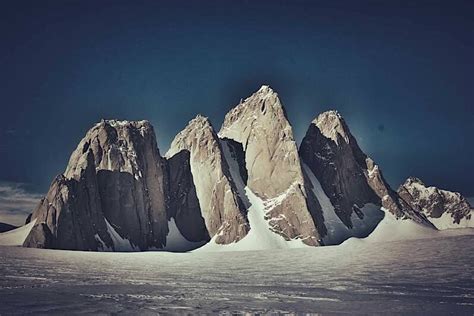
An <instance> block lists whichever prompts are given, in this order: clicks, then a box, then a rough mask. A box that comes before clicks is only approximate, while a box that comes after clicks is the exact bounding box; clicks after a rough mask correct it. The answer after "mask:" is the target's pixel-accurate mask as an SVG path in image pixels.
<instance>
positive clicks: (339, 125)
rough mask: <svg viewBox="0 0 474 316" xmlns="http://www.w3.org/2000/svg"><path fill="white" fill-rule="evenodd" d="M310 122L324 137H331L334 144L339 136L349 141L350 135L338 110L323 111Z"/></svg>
mask: <svg viewBox="0 0 474 316" xmlns="http://www.w3.org/2000/svg"><path fill="white" fill-rule="evenodd" d="M312 123H313V124H315V125H316V126H317V127H318V128H319V130H320V131H321V133H322V134H323V135H324V136H325V137H327V138H330V139H332V140H333V141H334V142H335V143H336V144H338V142H339V136H340V137H341V138H342V139H343V140H344V141H345V142H346V143H349V140H350V137H349V131H348V128H347V125H346V123H345V121H344V119H343V118H342V116H341V114H340V113H339V112H338V111H336V110H330V111H326V112H323V113H321V114H319V115H318V117H317V118H315V119H314V120H313V121H312Z"/></svg>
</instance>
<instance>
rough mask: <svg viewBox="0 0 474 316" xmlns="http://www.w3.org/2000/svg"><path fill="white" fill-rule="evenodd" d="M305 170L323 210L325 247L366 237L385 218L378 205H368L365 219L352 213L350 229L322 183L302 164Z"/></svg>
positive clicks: (365, 210) (364, 212)
mask: <svg viewBox="0 0 474 316" xmlns="http://www.w3.org/2000/svg"><path fill="white" fill-rule="evenodd" d="M301 164H302V166H303V170H304V172H305V173H306V175H307V176H308V178H309V180H310V181H311V184H312V186H313V189H312V190H313V193H314V194H315V195H316V198H317V199H318V201H319V204H320V205H321V208H322V209H323V217H324V225H326V228H327V230H328V234H327V235H326V236H325V237H324V238H323V241H324V244H325V245H337V244H340V243H341V242H343V241H344V240H346V239H348V238H350V237H353V236H355V237H366V236H367V235H368V234H370V233H371V232H372V231H373V230H374V229H375V227H376V226H377V224H378V223H379V222H380V221H381V220H382V219H383V218H384V213H383V212H382V211H381V210H380V208H379V207H378V206H377V205H374V204H366V205H364V207H363V208H362V209H361V210H362V213H363V214H364V218H363V219H360V218H359V217H358V216H357V215H356V214H355V213H352V217H351V220H352V225H353V227H352V228H348V227H347V226H346V225H344V223H343V222H342V221H341V219H340V218H339V217H338V216H337V215H336V212H335V210H334V206H333V205H332V203H331V201H330V200H329V197H328V196H327V195H326V193H325V192H324V190H323V188H322V187H321V183H320V182H319V180H318V179H317V178H316V176H315V175H314V173H313V172H312V171H311V169H310V168H309V167H308V166H307V165H306V164H305V163H304V162H301Z"/></svg>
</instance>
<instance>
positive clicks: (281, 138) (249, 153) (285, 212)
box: [219, 86, 321, 246]
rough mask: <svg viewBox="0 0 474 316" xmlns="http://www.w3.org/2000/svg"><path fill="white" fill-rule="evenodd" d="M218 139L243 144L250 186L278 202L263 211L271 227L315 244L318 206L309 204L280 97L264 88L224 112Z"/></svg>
mask: <svg viewBox="0 0 474 316" xmlns="http://www.w3.org/2000/svg"><path fill="white" fill-rule="evenodd" d="M219 137H221V138H226V139H231V140H233V141H235V142H237V143H240V144H241V145H242V148H243V151H244V152H245V166H246V170H247V173H248V179H247V186H248V188H249V189H250V190H252V192H253V193H254V194H255V195H257V196H258V197H259V198H261V199H262V200H264V201H265V200H273V201H275V202H276V203H274V205H273V207H272V208H271V210H269V211H268V213H267V215H268V217H269V218H270V225H271V226H272V230H273V231H274V232H276V233H278V234H280V235H281V236H283V237H284V238H285V239H286V240H291V239H295V238H296V239H301V240H302V241H303V242H304V243H306V244H307V245H312V246H316V245H319V244H320V243H321V240H320V234H319V232H318V230H317V224H316V223H315V222H316V221H317V219H318V216H317V213H318V212H319V213H320V209H318V207H319V204H318V203H317V201H314V203H313V204H312V206H313V209H310V207H309V206H308V202H307V198H308V195H307V191H306V187H305V179H304V175H303V171H302V167H301V164H300V159H299V156H298V149H297V146H296V142H295V140H294V138H293V130H292V128H291V125H290V123H289V122H288V119H287V116H286V113H285V110H284V108H283V106H282V104H281V102H280V99H279V98H278V95H277V94H276V93H275V92H274V91H273V90H272V89H271V88H270V87H269V86H262V87H261V88H260V89H259V90H258V91H257V92H255V93H254V94H253V95H251V96H250V97H248V98H247V99H245V100H243V101H242V102H241V103H240V104H238V105H237V106H236V107H234V108H233V109H232V110H231V111H230V112H229V113H227V115H226V116H225V119H224V123H223V124H222V127H221V130H220V132H219Z"/></svg>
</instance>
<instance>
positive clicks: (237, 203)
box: [166, 115, 249, 244]
mask: <svg viewBox="0 0 474 316" xmlns="http://www.w3.org/2000/svg"><path fill="white" fill-rule="evenodd" d="M183 152H184V154H183ZM186 153H187V154H186ZM177 155H188V156H189V164H190V170H191V174H192V182H193V183H194V186H195V189H196V196H197V199H198V202H199V208H200V210H201V213H202V216H203V218H204V221H205V225H206V228H207V232H208V233H209V236H210V237H213V238H215V241H216V243H219V244H228V243H232V242H236V241H239V240H240V239H242V238H243V237H245V236H246V234H247V232H248V231H249V225H248V221H247V218H246V208H245V205H244V204H243V202H242V201H241V199H240V197H239V196H238V194H237V192H236V188H235V184H234V183H233V181H232V178H231V176H230V173H229V167H228V165H227V163H226V161H225V159H224V157H223V153H222V148H221V146H220V143H219V139H218V137H217V135H216V133H215V131H214V129H213V127H212V125H211V123H210V122H209V120H208V119H207V118H205V117H203V116H200V115H198V116H197V117H196V118H194V119H193V120H191V121H190V122H189V124H188V125H187V126H186V128H185V129H184V130H183V131H181V132H180V133H179V134H178V135H176V137H175V139H174V140H173V142H172V144H171V147H170V149H169V151H168V152H167V153H166V157H167V158H168V160H170V161H171V160H173V159H176V158H175V157H176V156H177ZM190 198H191V200H192V201H193V203H195V200H194V197H192V196H190Z"/></svg>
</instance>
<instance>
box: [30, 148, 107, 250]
mask: <svg viewBox="0 0 474 316" xmlns="http://www.w3.org/2000/svg"><path fill="white" fill-rule="evenodd" d="M85 159H86V161H85V163H84V165H85V169H82V170H80V171H79V170H78V174H77V176H76V178H72V179H67V178H66V177H65V176H64V175H59V176H57V177H56V178H55V179H54V180H53V183H52V184H51V186H50V189H49V191H48V193H47V195H46V196H45V197H44V198H43V199H42V200H41V201H40V203H39V205H38V206H37V207H36V209H35V210H34V211H33V214H32V220H36V223H35V225H34V226H33V228H32V230H31V232H30V233H29V235H28V237H27V238H26V240H25V242H24V246H25V247H33V248H49V249H69V250H99V249H100V245H101V244H100V241H99V239H100V240H102V241H103V242H104V243H105V244H106V245H107V246H108V247H112V246H113V242H112V239H111V238H110V236H109V234H108V232H107V226H106V223H105V219H104V216H103V212H102V206H101V203H100V196H99V188H98V183H97V177H96V172H95V168H94V164H93V159H94V156H93V154H92V153H88V154H87V156H86V157H85Z"/></svg>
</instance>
